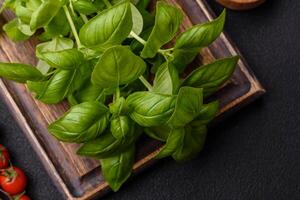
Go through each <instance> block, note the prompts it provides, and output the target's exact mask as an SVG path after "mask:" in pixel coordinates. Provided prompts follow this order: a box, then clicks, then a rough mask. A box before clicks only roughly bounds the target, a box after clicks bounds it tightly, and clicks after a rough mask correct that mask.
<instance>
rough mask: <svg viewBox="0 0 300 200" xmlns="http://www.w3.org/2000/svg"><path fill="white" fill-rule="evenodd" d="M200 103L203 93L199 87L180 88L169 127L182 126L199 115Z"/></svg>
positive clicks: (201, 102)
mask: <svg viewBox="0 0 300 200" xmlns="http://www.w3.org/2000/svg"><path fill="white" fill-rule="evenodd" d="M202 104H203V93H202V89H201V88H191V87H182V88H180V90H179V93H178V95H177V99H176V105H175V110H174V113H173V115H172V116H171V118H170V120H169V121H168V124H169V125H170V126H171V127H184V126H185V125H186V124H188V123H190V122H191V121H192V120H193V119H195V118H196V117H197V116H198V115H199V113H200V111H201V108H202Z"/></svg>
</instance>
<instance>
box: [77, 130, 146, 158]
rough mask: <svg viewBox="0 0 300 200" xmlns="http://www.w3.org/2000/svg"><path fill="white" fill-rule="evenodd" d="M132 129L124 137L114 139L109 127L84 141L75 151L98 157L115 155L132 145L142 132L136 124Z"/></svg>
mask: <svg viewBox="0 0 300 200" xmlns="http://www.w3.org/2000/svg"><path fill="white" fill-rule="evenodd" d="M133 129H134V131H133V132H129V133H130V134H127V136H126V137H120V139H116V138H115V137H114V136H113V135H112V133H111V132H110V129H109V128H107V129H106V131H105V132H104V134H102V135H100V136H99V137H98V138H96V139H94V140H91V141H88V142H86V143H84V144H83V145H82V146H81V147H80V148H79V150H78V151H77V154H79V155H83V156H90V157H95V158H98V159H102V158H107V157H111V156H115V155H117V154H119V153H121V152H123V151H124V150H125V149H127V148H128V147H129V146H131V145H133V143H134V142H135V141H136V140H137V139H138V137H139V136H140V134H141V133H142V131H141V128H140V127H138V126H136V125H135V127H134V128H133Z"/></svg>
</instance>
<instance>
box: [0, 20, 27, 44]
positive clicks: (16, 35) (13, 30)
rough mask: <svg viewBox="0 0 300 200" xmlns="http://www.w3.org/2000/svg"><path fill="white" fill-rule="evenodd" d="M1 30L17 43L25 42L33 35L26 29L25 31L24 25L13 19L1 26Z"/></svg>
mask: <svg viewBox="0 0 300 200" xmlns="http://www.w3.org/2000/svg"><path fill="white" fill-rule="evenodd" d="M3 30H4V31H5V33H6V34H7V35H8V37H9V38H10V39H12V40H14V41H17V42H18V41H24V40H27V39H28V38H30V36H31V35H32V34H33V33H32V32H30V31H29V30H28V29H26V25H25V24H21V22H20V21H19V20H18V19H13V20H11V21H10V22H8V23H7V24H5V25H4V26H3Z"/></svg>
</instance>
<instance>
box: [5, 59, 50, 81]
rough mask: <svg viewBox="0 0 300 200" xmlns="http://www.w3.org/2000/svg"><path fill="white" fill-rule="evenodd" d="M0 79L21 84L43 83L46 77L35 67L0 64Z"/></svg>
mask: <svg viewBox="0 0 300 200" xmlns="http://www.w3.org/2000/svg"><path fill="white" fill-rule="evenodd" d="M0 77H4V78H6V79H9V80H13V81H16V82H20V83H25V82H26V81H28V80H30V81H41V80H43V79H44V78H45V77H44V76H43V74H42V73H41V72H40V71H39V70H37V69H36V68H35V67H33V66H30V65H24V64H19V63H0Z"/></svg>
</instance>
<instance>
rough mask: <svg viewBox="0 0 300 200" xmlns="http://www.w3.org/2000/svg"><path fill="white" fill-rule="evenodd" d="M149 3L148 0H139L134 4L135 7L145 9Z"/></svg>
mask: <svg viewBox="0 0 300 200" xmlns="http://www.w3.org/2000/svg"><path fill="white" fill-rule="evenodd" d="M149 3H150V0H139V1H138V3H137V4H136V7H137V8H141V9H147V7H148V5H149Z"/></svg>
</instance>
